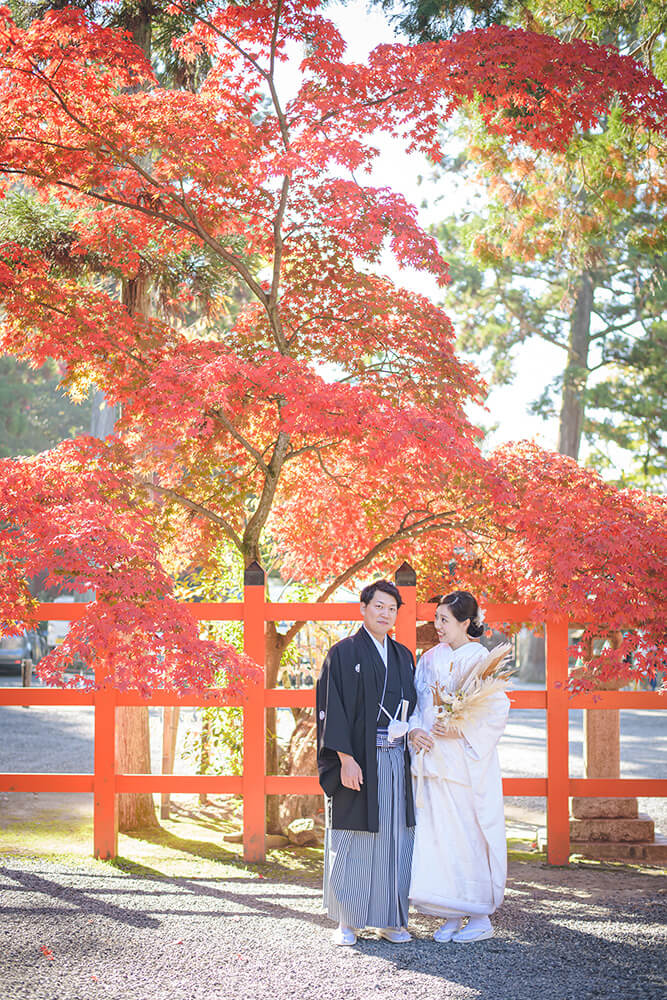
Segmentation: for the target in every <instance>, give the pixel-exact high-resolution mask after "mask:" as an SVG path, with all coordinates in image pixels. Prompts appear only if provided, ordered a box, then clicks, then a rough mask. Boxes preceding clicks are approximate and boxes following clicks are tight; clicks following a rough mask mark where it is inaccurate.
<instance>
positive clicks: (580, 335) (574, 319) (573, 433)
mask: <svg viewBox="0 0 667 1000" xmlns="http://www.w3.org/2000/svg"><path fill="white" fill-rule="evenodd" d="M594 290H595V285H594V283H593V275H592V274H591V272H590V271H583V272H582V273H581V274H580V275H579V282H578V288H577V294H576V298H575V302H574V308H573V310H572V314H571V316H570V338H569V342H568V351H567V365H566V367H565V372H564V374H563V398H562V403H561V410H560V425H559V432H558V450H559V452H560V453H561V455H570V456H571V458H579V446H580V444H581V429H582V426H583V422H584V411H585V406H586V382H587V380H588V350H589V346H590V338H591V313H592V310H593V293H594Z"/></svg>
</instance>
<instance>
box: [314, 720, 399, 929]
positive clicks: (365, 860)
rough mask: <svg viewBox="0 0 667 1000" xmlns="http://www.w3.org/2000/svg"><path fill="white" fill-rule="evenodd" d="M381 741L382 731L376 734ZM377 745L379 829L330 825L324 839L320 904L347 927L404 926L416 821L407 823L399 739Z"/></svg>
mask: <svg viewBox="0 0 667 1000" xmlns="http://www.w3.org/2000/svg"><path fill="white" fill-rule="evenodd" d="M378 742H380V734H378ZM382 742H383V744H384V745H383V746H378V749H377V767H378V806H379V813H380V815H379V830H378V832H377V833H369V832H367V831H365V830H333V829H331V828H330V827H327V830H326V836H325V841H324V907H325V909H326V910H327V912H328V914H329V916H330V917H331V918H332V919H334V920H336V921H339V922H342V923H344V924H346V925H347V926H348V927H356V928H362V927H405V926H406V925H407V922H408V890H409V888H410V869H411V865H412V846H413V843H414V835H415V831H414V827H408V826H406V823H405V763H404V757H403V752H404V751H403V747H404V743H403V740H401V741H400V743H397V744H396V745H395V746H389V745H388V744H387V742H386V737H385V738H384V739H383V740H382Z"/></svg>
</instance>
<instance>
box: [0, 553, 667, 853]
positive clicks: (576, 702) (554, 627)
mask: <svg viewBox="0 0 667 1000" xmlns="http://www.w3.org/2000/svg"><path fill="white" fill-rule="evenodd" d="M396 582H397V584H398V586H399V587H400V590H401V596H402V597H403V600H404V604H403V606H402V607H401V610H400V612H399V616H398V619H397V622H396V638H397V639H398V641H399V642H402V643H404V644H405V645H406V646H408V647H409V648H410V649H412V651H413V652H415V650H416V643H417V639H416V631H417V622H428V621H433V616H434V612H435V605H434V604H432V603H427V604H424V603H418V602H417V600H416V578H415V574H414V572H413V571H412V569H411V568H410V567H409V566H407V565H405V564H404V565H403V566H402V567H401V568H400V569H399V571H398V572H397V574H396ZM184 603H186V604H187V607H188V608H189V609H190V611H191V613H192V615H193V618H195V620H198V621H240V622H242V623H243V633H244V651H245V652H246V653H247V654H248V655H249V656H250V657H251V658H252V659H253V660H255V662H256V663H258V664H259V665H260V666H263V665H264V657H265V649H264V634H265V626H266V622H280V621H287V622H292V621H303V622H313V621H317V622H358V621H360V619H361V615H360V609H359V604H358V603H356V602H355V603H352V602H345V603H326V604H322V603H312V602H311V603H295V602H277V603H268V602H267V600H266V592H265V583H264V574H263V571H262V570H261V567H259V566H258V565H257V564H256V563H255V564H253V565H252V566H251V567H249V568H248V570H246V582H245V586H244V594H243V601H242V602H229V603H211V602H184ZM85 611H86V605H85V604H69V603H66V604H60V603H58V604H40V605H39V611H38V617H39V618H40V619H41V620H49V619H50V620H59V621H77V620H79V619H80V618H81V617H83V615H84V614H85ZM486 619H487V622H488V623H489V624H495V625H499V624H502V623H517V622H533V623H538V622H539V619H538V617H537V616H536V614H535V609H534V608H533V607H531V605H528V604H523V605H519V604H516V605H512V604H496V605H489V607H488V608H487V610H486ZM542 624H544V626H545V634H546V689H545V690H537V691H535V690H513V691H510V692H508V694H509V697H510V701H511V705H512V708H514V709H519V710H521V709H538V710H544V711H545V713H546V743H547V768H546V770H547V773H546V775H545V776H543V777H536V778H504V779H503V793H504V794H505V795H515V796H544V797H546V800H547V843H548V847H547V859H548V862H549V864H555V865H561V864H566V863H567V860H568V857H569V849H570V841H569V808H568V799H569V796H571V795H576V796H583V797H590V796H603V797H625V796H637V795H640V796H651V797H659V796H665V795H667V780H662V779H637V778H604V779H603V778H570V776H569V731H568V730H569V712H570V710H572V709H578V708H582V709H664V708H665V707H666V702H665V700H664V699H663V697H662V696H661V695H660V694H657V693H655V692H647V691H600V692H599V693H585V694H584V693H582V694H570V693H569V692H568V690H567V688H566V684H567V679H568V623H567V621H566V619H565V618H563V617H552V618H549V619H547V620H546V621H544V622H543V623H542ZM238 704H239V702H238V700H235V699H232V698H230V696H229V695H228V693H227V692H226V691H225V690H224V689H214V688H212V689H211V690H210V691H208V692H205V693H204V694H202V695H198V696H195V695H188V694H176V693H174V692H170V691H167V690H156V691H154V692H152V693H151V694H149V695H143V694H141V693H139V692H138V691H118V690H115V689H112V688H102V687H100V688H98V689H96V690H93V691H78V690H76V689H69V688H5V689H3V688H0V705H34V706H47V705H58V706H66V705H70V706H81V707H92V708H94V710H95V727H94V741H95V742H94V771H93V773H92V774H24V773H13V774H10V773H5V774H0V791H5V792H81V793H91V792H92V793H93V796H94V834H93V838H94V845H93V846H94V853H95V856H96V857H101V858H111V857H115V856H116V855H117V853H118V810H117V795H118V794H120V793H132V792H134V793H136V792H166V793H171V794H178V793H187V794H204V793H206V794H212V795H215V794H217V795H227V794H229V795H241V796H242V797H243V845H244V856H245V858H246V860H248V861H259V860H263V858H264V857H265V811H266V796H267V795H313V794H319V793H320V792H321V789H320V786H319V783H318V780H317V778H316V777H313V776H309V775H267V774H266V763H265V761H266V758H265V747H266V722H265V710H266V709H267V708H314V706H315V692H314V690H313V689H312V688H310V689H305V690H304V689H285V688H267V687H266V686H265V683H261V682H259V683H252V684H249V685H248V687H247V689H246V696H245V700H244V701H243V703H242V707H243V773H242V774H241V775H175V774H123V773H120V772H118V771H117V769H116V751H115V747H116V708H117V707H119V706H125V705H134V706H137V705H146V706H149V707H150V706H154V707H155V706H164V707H170V706H180V707H194V708H204V707H211V706H216V705H217V706H230V705H238Z"/></svg>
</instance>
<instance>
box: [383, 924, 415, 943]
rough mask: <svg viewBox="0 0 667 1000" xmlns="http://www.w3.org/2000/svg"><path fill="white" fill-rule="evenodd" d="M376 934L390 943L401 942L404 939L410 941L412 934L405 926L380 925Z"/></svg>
mask: <svg viewBox="0 0 667 1000" xmlns="http://www.w3.org/2000/svg"><path fill="white" fill-rule="evenodd" d="M378 936H379V937H381V938H384V939H385V941H391V943H392V944H403V943H404V942H405V941H412V934H410V931H408V930H406V929H405V927H380V928H379V929H378Z"/></svg>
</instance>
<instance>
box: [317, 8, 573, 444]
mask: <svg viewBox="0 0 667 1000" xmlns="http://www.w3.org/2000/svg"><path fill="white" fill-rule="evenodd" d="M326 15H327V17H329V18H330V19H331V20H332V21H333V22H334V24H335V25H336V27H337V28H338V30H339V31H340V33H341V35H342V36H343V38H344V39H345V41H346V42H347V46H348V48H347V52H346V57H347V58H348V59H350V60H351V61H359V62H362V61H365V60H366V58H367V57H368V53H369V52H370V51H371V49H373V48H375V46H376V45H380V44H382V43H383V42H392V41H396V40H397V35H396V32H395V29H394V28H393V27H392V25H391V24H390V23H389V21H388V18H387V16H386V14H385V13H384V11H383V10H382V9H380V8H379V7H372V8H370V9H368V8H367V5H366V0H352V2H349V3H346V4H345V5H340V4H336V3H332V4H331V5H330V6H329V7H328V8H327V11H326ZM379 146H380V156H379V157H378V159H377V161H376V165H375V169H374V170H373V173H372V174H371V176H370V178H369V183H372V184H376V185H385V186H387V187H390V188H392V189H393V190H395V191H399V192H401V193H402V194H403V195H404V196H405V197H406V198H407V199H408V200H409V201H411V202H413V203H414V204H415V205H417V207H418V210H419V221H420V223H421V225H422V226H423V227H424V228H425V229H428V227H429V226H431V225H434V224H435V223H437V222H438V221H440V220H441V219H442V218H444V217H445V216H446V215H448V214H449V213H450V212H452V211H454V210H456V209H458V208H462V207H463V206H464V205H465V204H466V203H467V202H468V199H469V198H470V197H471V196H472V194H474V192H475V190H476V189H475V188H474V187H473V186H472V185H466V184H465V183H463V184H461V183H459V184H457V185H454V184H453V183H452V181H451V180H450V179H449V178H448V179H447V180H446V182H443V181H442V180H441V181H439V182H433V181H431V180H429V178H430V175H431V173H432V168H431V165H430V164H429V163H428V161H427V160H426V158H425V157H422V156H418V155H416V154H411V155H409V154H407V153H406V152H405V151H404V149H403V147H402V145H401V143H400V142H398V141H394V140H390V139H389V138H383V139H382V140H381V141H380V142H379ZM443 183H446V184H447V189H446V190H445V189H444V187H443ZM424 203H426V207H424ZM445 258H446V254H445ZM383 264H384V269H385V273H386V274H387V275H388V276H389V277H390V278H391V279H392V280H393V281H394V282H395V283H396V284H397V285H401V286H402V287H405V288H407V289H408V290H410V291H415V292H419V293H420V294H423V295H427V296H428V297H429V298H431V299H432V300H433V301H434V302H436V303H438V304H441V303H442V294H441V292H440V290H439V289H438V288H437V285H436V284H435V281H434V280H433V279H432V278H431V277H430V276H429V275H424V274H421V273H419V272H416V271H409V270H399V269H398V267H397V266H396V264H395V262H394V261H393V259H391V257H390V255H387V256H386V258H385V260H384V262H383ZM448 314H449V315H450V318H451V319H452V320H453V322H454V325H455V326H456V316H455V313H454V312H453V311H452V310H451V308H450V309H448ZM513 357H514V358H515V370H516V377H515V379H514V381H513V382H512V383H511V384H510V385H508V386H503V387H497V388H494V389H493V390H492V391H491V393H490V395H489V397H488V399H487V407H488V410H489V412H488V413H485V412H483V411H482V410H481V409H480V408H478V407H475V408H473V409H471V411H470V416H471V418H472V419H473V421H474V422H475V423H481V424H483V425H484V426H489V425H492V424H498V429H497V430H496V431H494V432H492V433H490V434H489V435H488V438H487V445H488V446H493V445H496V444H501V443H503V442H506V441H513V440H517V439H519V438H532V439H534V440H536V441H537V442H538V443H539V444H541V445H542V446H544V447H547V448H555V447H556V441H557V435H558V428H557V422H556V420H550V421H544V420H542V419H541V418H539V417H537V416H534V415H532V414H530V413H529V412H528V407H529V404H530V402H531V401H532V400H534V399H536V398H537V397H538V396H540V395H541V394H542V391H543V389H544V388H545V386H546V385H547V384H548V382H550V381H551V379H552V378H553V376H554V375H556V374H557V373H558V371H559V369H560V367H561V366H562V352H561V351H560V350H559V349H558V348H556V347H554V346H552V345H549V344H546V343H545V342H543V341H534V342H530V343H528V344H525V345H523V346H521V347H520V348H519V349H518V350H517V351H516V353H515V354H514V355H513ZM472 360H473V361H475V360H476V359H475V358H473V359H472Z"/></svg>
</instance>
